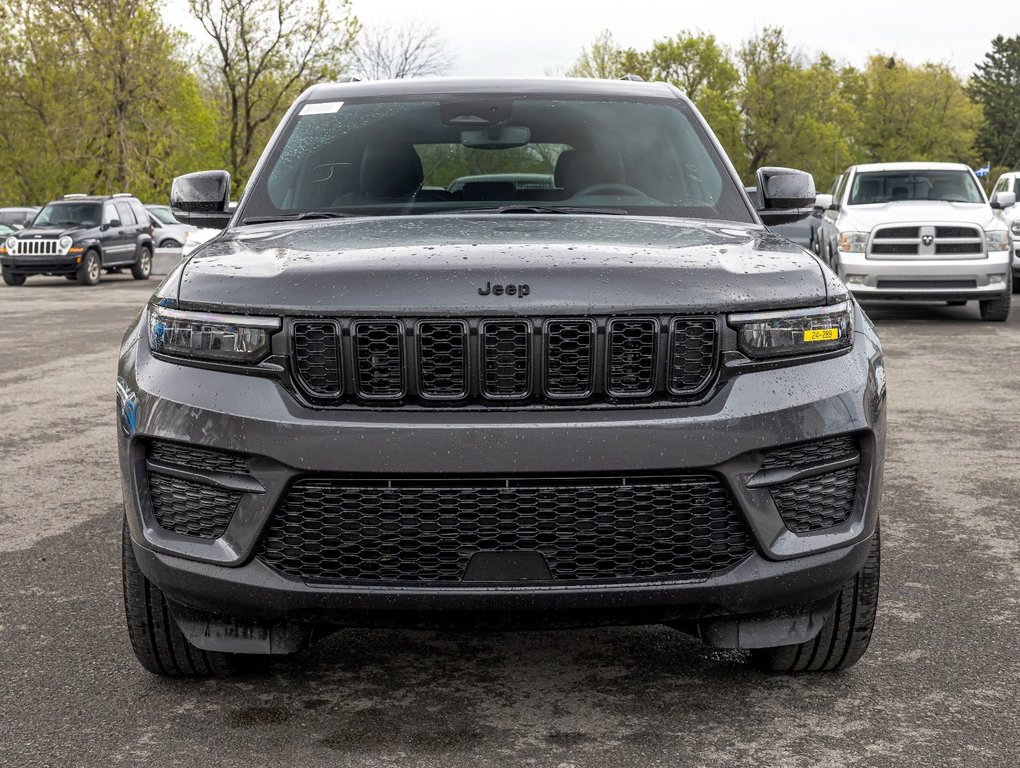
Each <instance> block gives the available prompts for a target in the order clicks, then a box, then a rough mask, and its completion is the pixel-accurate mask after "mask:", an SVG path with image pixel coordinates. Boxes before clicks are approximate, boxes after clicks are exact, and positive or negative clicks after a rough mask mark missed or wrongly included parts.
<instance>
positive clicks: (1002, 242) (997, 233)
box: [985, 229, 1009, 251]
mask: <svg viewBox="0 0 1020 768" xmlns="http://www.w3.org/2000/svg"><path fill="white" fill-rule="evenodd" d="M985 249H986V250H988V251H1008V250H1009V233H1008V232H1007V231H1006V230H1004V229H993V230H992V231H991V232H985Z"/></svg>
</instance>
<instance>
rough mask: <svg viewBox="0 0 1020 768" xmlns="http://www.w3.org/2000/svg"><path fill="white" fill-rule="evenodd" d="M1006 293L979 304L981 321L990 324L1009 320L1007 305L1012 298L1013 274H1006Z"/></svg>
mask: <svg viewBox="0 0 1020 768" xmlns="http://www.w3.org/2000/svg"><path fill="white" fill-rule="evenodd" d="M1006 280H1007V282H1008V283H1009V284H1008V285H1007V286H1006V292H1005V293H1003V294H1001V295H1000V296H997V297H996V298H994V299H991V300H989V301H982V302H979V304H980V306H981V319H982V320H985V321H986V322H990V323H1004V322H1006V321H1007V320H1008V319H1009V305H1010V301H1011V300H1012V298H1013V287H1012V285H1013V273H1012V272H1008V273H1006Z"/></svg>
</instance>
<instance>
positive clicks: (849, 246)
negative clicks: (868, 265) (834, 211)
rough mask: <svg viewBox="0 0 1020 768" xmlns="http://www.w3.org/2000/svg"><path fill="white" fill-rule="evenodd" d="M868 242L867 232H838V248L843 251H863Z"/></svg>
mask: <svg viewBox="0 0 1020 768" xmlns="http://www.w3.org/2000/svg"><path fill="white" fill-rule="evenodd" d="M867 244H868V233H867V232H840V233H839V250H841V251H843V252H845V253H864V248H865V246H867Z"/></svg>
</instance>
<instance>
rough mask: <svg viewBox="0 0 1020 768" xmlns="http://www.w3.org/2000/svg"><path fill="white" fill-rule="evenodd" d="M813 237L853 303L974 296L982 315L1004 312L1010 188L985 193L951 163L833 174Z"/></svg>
mask: <svg viewBox="0 0 1020 768" xmlns="http://www.w3.org/2000/svg"><path fill="white" fill-rule="evenodd" d="M819 197H820V200H819V204H820V205H821V206H822V207H823V208H824V209H825V213H824V216H823V218H822V224H821V231H820V233H819V241H820V250H821V253H820V255H821V257H822V258H823V259H824V260H826V261H827V262H828V263H829V265H830V266H831V267H832V268H833V270H835V271H836V273H837V274H838V275H839V277H840V278H841V279H842V280H843V282H844V283H846V285H847V287H849V288H850V290H851V291H853V293H854V295H855V296H857V298H859V299H864V300H867V299H901V300H913V301H933V300H934V301H945V302H947V303H949V304H951V305H956V304H965V303H966V302H968V301H972V300H977V301H978V302H979V304H980V309H981V318H982V319H983V320H991V321H1004V320H1006V319H1007V318H1008V317H1009V305H1010V294H1011V292H1012V270H1011V268H1010V261H1011V256H1012V254H1011V253H1010V237H1009V232H1008V230H1007V226H1008V224H1007V221H1006V219H1005V218H1004V216H1003V211H1005V210H1006V209H1009V208H1011V207H1012V206H1014V204H1015V203H1016V194H1015V193H1014V192H1006V191H1000V192H998V193H996V194H993V196H992V199H991V201H989V200H988V198H987V197H985V193H984V190H982V189H981V185H980V184H979V183H978V180H977V177H975V176H974V172H973V171H972V170H971V169H970V168H968V167H967V166H966V165H961V164H957V163H880V164H871V165H855V166H851V167H850V168H848V169H847V170H846V171H845V172H844V173H843V174H842V175H841V176H840V178H839V179H838V181H837V183H836V186H835V191H834V193H833V195H832V196H831V199H830V198H829V196H819Z"/></svg>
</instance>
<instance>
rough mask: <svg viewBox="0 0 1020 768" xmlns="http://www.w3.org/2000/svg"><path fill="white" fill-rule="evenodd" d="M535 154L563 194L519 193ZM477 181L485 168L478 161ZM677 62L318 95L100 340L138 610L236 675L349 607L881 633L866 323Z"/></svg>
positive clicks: (155, 633) (565, 622)
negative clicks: (608, 72)
mask: <svg viewBox="0 0 1020 768" xmlns="http://www.w3.org/2000/svg"><path fill="white" fill-rule="evenodd" d="M522 174H539V175H543V176H546V177H548V178H550V179H551V182H550V183H543V184H538V185H521V184H519V183H517V180H518V179H520V178H521V176H522ZM479 177H481V178H479ZM757 181H758V189H759V190H760V192H761V201H760V202H761V209H760V210H758V211H755V209H754V208H753V207H752V206H751V204H750V202H749V200H748V198H747V196H746V195H745V193H744V190H743V188H742V186H741V184H740V181H739V179H738V177H737V175H736V173H735V172H734V170H733V168H732V166H731V165H730V163H729V162H728V160H727V159H726V157H725V155H724V153H723V151H722V150H721V148H720V146H719V144H718V142H717V141H716V140H715V138H714V137H713V135H712V133H711V131H710V129H709V128H708V126H707V125H706V124H705V123H704V121H703V120H702V118H701V116H700V115H699V114H698V113H697V111H696V110H695V109H694V107H693V106H692V105H691V103H690V102H689V101H688V100H687V99H686V98H685V97H684V96H683V95H682V94H680V93H679V92H678V91H676V90H675V89H674V88H672V87H671V86H669V85H665V84H661V83H641V82H634V81H624V82H609V81H584V80H494V81H484V80H483V81H477V80H437V81H428V80H420V81H413V82H407V81H397V82H379V83H350V84H343V85H324V86H316V87H314V88H312V89H310V90H309V91H307V92H306V93H304V94H303V95H302V96H301V97H300V98H299V99H298V101H297V102H296V103H295V104H294V105H293V107H292V108H291V109H290V111H289V112H288V113H287V115H286V116H285V117H284V119H283V121H282V123H281V124H280V127H279V128H278V129H277V132H276V134H275V135H274V136H273V138H272V140H271V141H270V143H269V146H268V147H267V149H266V150H265V153H264V155H263V157H262V158H261V160H260V162H259V164H258V166H257V167H256V169H255V170H254V172H253V174H252V178H251V181H250V182H249V184H248V186H247V188H246V189H245V190H244V192H243V195H242V196H241V199H240V201H239V203H238V205H237V207H236V210H233V211H232V210H230V209H228V199H229V189H230V184H229V178H228V177H227V175H226V174H225V173H224V172H221V171H212V172H203V173H198V174H190V175H188V176H183V177H179V178H178V179H176V180H175V182H174V186H173V190H172V193H171V200H172V204H173V207H174V210H175V214H176V215H177V217H178V218H179V219H180V220H181V221H188V222H190V223H192V224H196V225H201V226H218V227H221V228H223V232H222V233H221V234H220V235H219V236H218V237H216V238H214V239H213V240H211V241H210V242H208V243H206V244H204V245H203V246H201V247H200V248H199V249H197V250H196V251H195V252H194V254H193V255H192V256H191V257H190V258H188V259H186V260H185V261H184V262H183V263H182V264H181V265H180V266H178V267H177V268H176V269H175V271H174V272H173V273H172V274H170V275H169V276H168V277H167V278H166V279H165V280H164V281H163V283H162V284H161V285H160V287H159V288H158V289H157V290H156V292H155V294H154V295H153V297H152V300H151V303H150V304H149V305H148V306H147V307H146V308H145V309H144V310H143V311H142V312H141V314H140V315H139V317H138V319H137V321H136V322H135V323H134V324H133V325H132V326H131V327H130V328H129V329H128V332H127V335H126V336H125V339H124V343H123V347H122V349H121V353H120V368H119V378H118V382H117V383H118V387H117V391H118V398H117V399H118V410H119V418H120V430H119V449H120V461H121V468H122V479H123V490H124V499H125V507H126V515H125V526H124V539H123V558H124V559H123V566H124V591H125V602H126V609H127V621H128V627H129V630H130V637H131V641H132V645H133V648H134V651H135V653H136V655H137V657H138V659H139V661H140V662H141V663H142V665H143V666H144V667H145V668H146V669H148V670H150V671H152V672H155V673H158V674H163V675H202V674H224V673H227V672H230V671H233V670H235V669H237V668H239V667H241V666H243V665H244V664H246V663H250V662H251V660H253V659H254V658H256V657H257V656H259V655H264V654H282V653H290V652H294V651H297V650H299V649H301V648H302V647H304V646H305V645H306V644H307V643H308V642H309V641H310V640H311V639H312V638H314V637H319V636H321V635H322V634H323V633H324V632H328V631H334V630H338V629H343V628H345V627H354V626H359V627H362V626H383V627H385V626H422V627H447V626H459V627H464V626H473V627H478V628H519V627H531V628H534V627H565V626H585V625H588V626H590V625H597V624H624V623H664V624H667V625H669V626H671V627H675V628H677V629H679V630H682V631H685V632H688V633H691V634H693V635H695V636H697V637H699V638H701V639H702V640H703V641H704V642H706V643H708V644H710V645H712V646H717V647H724V648H743V649H749V650H750V653H749V654H748V655H749V658H750V659H751V660H753V661H754V662H755V663H757V664H758V665H760V666H762V667H764V668H767V669H775V670H784V671H807V670H836V669H841V668H844V667H847V666H850V665H851V664H853V663H855V662H856V661H857V660H858V659H859V658H860V657H861V655H862V654H863V653H864V650H865V648H866V647H867V644H868V641H869V638H870V636H871V631H872V625H873V622H874V618H875V610H876V602H877V596H878V568H879V525H878V517H879V513H878V500H879V487H880V483H881V476H882V463H883V453H884V431H885V375H884V366H883V358H882V352H881V349H880V346H879V341H878V337H877V335H876V333H875V330H874V328H873V327H872V324H871V323H870V322H869V320H868V318H867V317H866V316H865V315H864V313H863V312H862V311H861V309H860V308H859V307H858V306H857V304H856V302H855V301H854V299H853V297H852V296H850V295H849V294H848V292H847V290H846V288H845V287H844V286H843V284H842V283H840V282H839V280H838V279H836V277H835V276H834V275H833V273H832V272H831V271H829V269H828V268H827V267H825V266H823V265H822V264H821V263H820V262H819V261H818V260H817V259H816V258H815V257H814V256H813V255H811V254H809V253H807V252H806V251H804V250H803V249H801V248H799V247H796V246H794V245H793V244H792V243H791V242H789V241H788V240H786V239H784V238H782V237H780V236H778V235H775V234H772V233H771V232H769V230H768V229H767V228H766V226H764V225H765V224H768V223H781V222H789V221H791V220H796V219H798V218H800V217H803V216H806V215H808V214H809V213H810V210H811V208H810V206H811V205H812V204H813V201H814V184H813V182H812V181H811V179H810V177H809V176H807V175H806V174H802V173H799V172H797V171H791V170H789V169H781V168H767V169H762V170H761V171H760V172H759V174H758V180H757Z"/></svg>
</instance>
